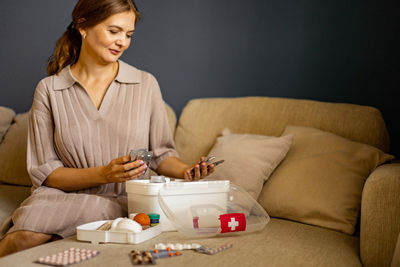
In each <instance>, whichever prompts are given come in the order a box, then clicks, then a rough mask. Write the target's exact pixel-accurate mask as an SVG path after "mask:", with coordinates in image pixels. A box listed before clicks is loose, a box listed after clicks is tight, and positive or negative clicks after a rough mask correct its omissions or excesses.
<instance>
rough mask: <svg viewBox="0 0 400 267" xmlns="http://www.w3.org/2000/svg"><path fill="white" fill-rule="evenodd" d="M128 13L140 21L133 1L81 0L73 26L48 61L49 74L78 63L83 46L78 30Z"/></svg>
mask: <svg viewBox="0 0 400 267" xmlns="http://www.w3.org/2000/svg"><path fill="white" fill-rule="evenodd" d="M126 11H133V12H134V13H135V23H137V22H138V21H139V19H140V16H141V14H140V13H139V11H138V9H137V7H136V5H135V2H134V1H133V0H79V1H78V3H77V4H76V6H75V8H74V10H73V11H72V22H71V24H70V25H69V26H68V28H67V30H66V31H65V32H64V34H63V35H62V36H61V37H60V39H58V41H57V45H56V48H55V49H54V54H53V55H52V56H51V57H50V58H49V60H48V64H47V74H48V75H53V74H57V73H59V72H60V71H61V70H62V69H63V68H64V67H66V66H68V65H70V64H74V63H76V62H77V61H78V58H79V53H80V50H81V45H82V37H81V34H80V32H79V31H78V29H82V28H90V27H93V26H95V25H97V24H98V23H100V22H102V21H103V20H105V19H107V18H108V17H110V16H112V15H114V14H117V13H121V12H126Z"/></svg>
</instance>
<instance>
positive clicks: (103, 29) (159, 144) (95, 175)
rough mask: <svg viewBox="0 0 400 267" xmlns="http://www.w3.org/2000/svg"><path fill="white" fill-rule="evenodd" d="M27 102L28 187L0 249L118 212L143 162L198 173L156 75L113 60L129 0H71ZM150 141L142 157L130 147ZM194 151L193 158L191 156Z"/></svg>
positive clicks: (124, 35)
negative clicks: (180, 146)
mask: <svg viewBox="0 0 400 267" xmlns="http://www.w3.org/2000/svg"><path fill="white" fill-rule="evenodd" d="M72 18H73V21H72V23H71V24H70V26H69V27H68V28H67V31H66V32H65V33H64V34H63V36H62V37H61V38H60V39H59V41H58V43H57V47H56V49H55V52H54V55H53V58H52V59H51V60H50V61H49V64H48V68H47V70H48V74H49V76H48V77H46V78H45V79H43V80H42V81H40V82H39V84H38V86H37V88H36V91H35V95H34V100H33V104H32V108H31V110H30V120H29V133H28V151H27V165H28V172H29V175H30V177H31V180H32V183H33V187H32V189H33V192H32V195H31V196H30V197H29V198H28V199H26V200H25V201H24V202H23V203H22V204H21V206H20V207H19V208H18V209H17V210H16V211H15V212H14V213H13V215H12V217H11V218H9V220H8V221H7V222H6V223H5V224H4V225H3V227H2V229H1V232H0V236H1V238H2V240H1V241H0V256H3V255H7V254H10V253H13V252H16V251H19V250H23V249H27V248H30V247H33V246H37V245H39V244H43V243H46V242H49V241H51V240H54V239H57V238H60V237H61V238H63V237H66V236H69V235H73V234H74V233H75V228H76V226H77V225H80V224H83V223H87V222H90V221H96V220H104V219H114V218H116V217H124V216H126V215H127V204H126V193H125V183H124V182H126V181H128V180H131V179H136V178H138V177H139V176H141V175H143V174H144V173H145V172H146V169H147V168H148V167H150V168H152V169H154V170H156V171H157V172H158V173H159V174H162V175H166V176H170V177H179V178H185V179H187V180H193V179H199V178H201V177H204V176H207V175H208V174H209V173H211V172H213V171H214V167H213V165H211V166H210V169H209V171H207V167H206V166H205V164H204V163H202V165H201V167H200V166H199V164H196V165H195V166H194V169H195V172H194V174H193V173H192V172H191V171H190V170H191V169H192V168H191V167H190V166H188V165H187V164H185V163H183V162H182V161H180V160H179V159H178V157H177V153H176V151H175V148H174V143H173V139H172V136H171V133H170V130H169V126H168V121H167V117H166V113H165V106H164V102H163V100H162V97H161V93H160V89H159V86H158V84H157V81H156V79H155V78H154V77H153V76H152V75H151V74H149V73H146V72H144V71H140V70H138V69H136V68H134V67H132V66H129V65H128V64H126V63H124V62H122V61H120V60H118V59H119V57H120V56H121V55H122V53H123V52H124V51H125V50H126V49H127V48H128V47H129V45H130V42H131V37H132V35H133V33H134V30H135V23H136V22H137V21H138V20H139V18H140V13H139V12H138V10H137V8H136V6H135V4H134V3H133V1H132V0H101V1H100V0H79V2H78V3H77V5H76V6H75V8H74V10H73V13H72ZM137 148H147V149H149V150H152V151H153V159H152V161H151V164H150V166H147V165H146V163H145V162H143V161H141V160H136V161H134V162H130V157H129V155H128V153H129V151H130V150H131V149H137ZM200 160H202V159H200Z"/></svg>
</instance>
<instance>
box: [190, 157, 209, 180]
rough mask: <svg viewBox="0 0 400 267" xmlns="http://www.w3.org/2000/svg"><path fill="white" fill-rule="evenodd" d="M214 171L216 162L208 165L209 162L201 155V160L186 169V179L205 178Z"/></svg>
mask: <svg viewBox="0 0 400 267" xmlns="http://www.w3.org/2000/svg"><path fill="white" fill-rule="evenodd" d="M213 172H214V164H210V165H208V166H207V162H206V161H204V157H200V161H199V162H198V163H197V164H195V165H194V166H193V167H192V168H189V169H186V170H185V180H188V181H196V180H199V179H201V178H204V177H206V176H208V175H210V174H211V173H213Z"/></svg>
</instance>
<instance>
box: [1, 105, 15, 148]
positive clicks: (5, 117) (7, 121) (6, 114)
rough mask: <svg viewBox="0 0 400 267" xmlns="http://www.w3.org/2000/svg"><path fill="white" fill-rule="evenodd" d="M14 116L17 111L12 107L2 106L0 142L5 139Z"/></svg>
mask: <svg viewBox="0 0 400 267" xmlns="http://www.w3.org/2000/svg"><path fill="white" fill-rule="evenodd" d="M14 116H15V112H14V111H13V110H12V109H9V108H6V107H0V143H1V141H2V140H3V136H4V134H5V133H6V132H7V130H8V128H9V127H10V125H11V123H12V121H13V118H14Z"/></svg>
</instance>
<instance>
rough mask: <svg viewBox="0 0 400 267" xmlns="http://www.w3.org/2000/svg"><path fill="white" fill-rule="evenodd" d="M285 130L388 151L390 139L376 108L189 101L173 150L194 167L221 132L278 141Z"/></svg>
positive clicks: (243, 99) (273, 101) (306, 102)
mask: <svg viewBox="0 0 400 267" xmlns="http://www.w3.org/2000/svg"><path fill="white" fill-rule="evenodd" d="M286 125H302V126H309V127H315V128H318V129H322V130H325V131H329V132H332V133H335V134H337V135H340V136H343V137H346V138H348V139H350V140H353V141H357V142H361V143H365V144H369V145H372V146H375V147H377V148H379V149H381V150H383V151H385V152H388V151H389V135H388V133H387V130H386V126H385V123H384V121H383V118H382V115H381V113H380V112H379V110H377V109H376V108H373V107H367V106H359V105H352V104H340V103H326V102H318V101H311V100H298V99H288V98H286V99H285V98H270V97H240V98H207V99H196V100H191V101H190V102H189V103H188V104H187V105H186V107H185V108H184V110H183V111H182V114H181V116H180V118H179V123H178V128H177V129H176V134H175V141H176V147H177V150H178V152H179V154H180V156H181V157H182V159H183V160H184V161H186V162H187V163H189V164H193V163H195V162H197V161H198V159H199V157H200V156H204V155H207V154H208V152H209V151H210V149H211V148H212V147H213V145H214V143H215V140H216V138H217V136H218V135H220V133H221V131H222V130H223V129H224V128H229V129H231V130H232V132H234V133H249V134H261V135H269V136H280V135H281V134H282V132H283V130H284V129H285V126H286Z"/></svg>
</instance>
